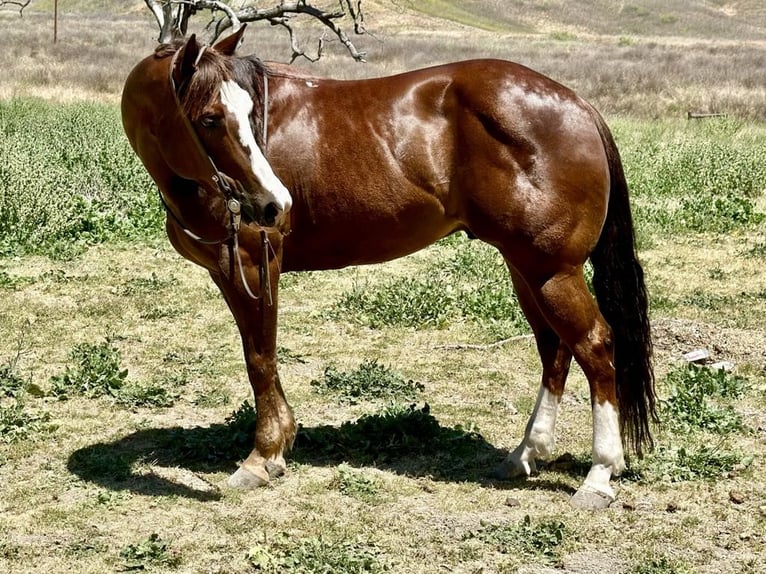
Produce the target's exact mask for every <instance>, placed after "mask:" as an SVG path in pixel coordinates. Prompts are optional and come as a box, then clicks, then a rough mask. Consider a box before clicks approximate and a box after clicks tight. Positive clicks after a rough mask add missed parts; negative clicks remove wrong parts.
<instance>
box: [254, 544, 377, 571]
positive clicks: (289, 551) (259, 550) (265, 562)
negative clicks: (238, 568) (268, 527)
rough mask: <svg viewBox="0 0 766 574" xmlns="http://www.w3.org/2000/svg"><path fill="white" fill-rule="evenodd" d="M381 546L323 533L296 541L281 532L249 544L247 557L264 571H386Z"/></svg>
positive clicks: (255, 567) (256, 568) (258, 569)
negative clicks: (272, 539) (268, 541)
mask: <svg viewBox="0 0 766 574" xmlns="http://www.w3.org/2000/svg"><path fill="white" fill-rule="evenodd" d="M381 554H382V553H381V552H380V550H378V548H377V547H376V546H375V545H373V544H369V543H366V542H363V541H360V540H342V541H329V540H327V539H325V538H324V537H322V536H319V537H315V536H312V537H309V538H304V539H301V540H298V541H294V540H293V539H292V538H290V537H288V536H287V535H282V536H281V537H280V539H279V540H278V541H276V542H275V543H273V544H269V545H266V544H257V545H255V546H253V547H251V548H250V550H249V551H248V553H247V560H248V562H249V563H250V565H251V566H252V567H253V569H254V570H255V571H256V572H263V573H265V574H281V573H282V572H292V573H294V574H324V573H326V572H342V573H343V574H357V573H360V574H361V573H365V572H370V573H375V572H387V571H388V570H389V567H388V564H387V563H386V562H385V561H384V560H383V559H382V557H381Z"/></svg>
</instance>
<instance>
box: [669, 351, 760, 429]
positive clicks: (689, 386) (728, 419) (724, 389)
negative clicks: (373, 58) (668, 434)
mask: <svg viewBox="0 0 766 574" xmlns="http://www.w3.org/2000/svg"><path fill="white" fill-rule="evenodd" d="M665 384H666V385H667V386H668V388H669V389H670V390H671V395H670V397H668V398H667V399H664V400H662V401H661V412H662V416H663V419H664V420H665V422H666V424H667V425H668V426H669V427H670V428H672V429H675V430H677V431H682V432H685V431H689V430H692V429H695V430H706V431H709V432H714V433H718V434H726V433H730V432H735V431H739V430H742V429H743V423H742V417H741V416H740V415H739V413H737V412H736V411H735V410H734V407H733V406H732V405H730V404H723V405H721V404H717V403H714V402H713V400H712V399H714V398H716V397H718V398H720V399H735V398H738V397H740V396H742V394H744V392H745V390H746V389H747V387H748V386H749V383H748V381H747V380H746V379H744V378H742V377H739V376H736V375H733V374H731V373H729V372H727V371H725V370H723V369H711V368H708V367H698V366H696V365H681V366H678V367H676V368H674V369H672V370H671V371H670V372H669V373H668V374H667V376H666V378H665Z"/></svg>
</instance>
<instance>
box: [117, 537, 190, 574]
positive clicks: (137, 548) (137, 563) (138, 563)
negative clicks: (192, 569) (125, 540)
mask: <svg viewBox="0 0 766 574" xmlns="http://www.w3.org/2000/svg"><path fill="white" fill-rule="evenodd" d="M120 558H122V559H123V561H124V567H125V569H127V570H145V569H146V568H147V567H150V566H163V567H168V568H176V567H178V566H179V565H180V564H181V557H180V556H179V555H178V554H177V553H175V552H173V551H172V550H171V549H170V546H169V545H168V543H167V542H165V541H164V540H162V539H161V538H160V536H159V534H157V533H156V532H155V533H152V534H150V535H149V537H148V538H146V539H145V540H142V541H141V542H139V543H138V544H129V545H128V546H127V547H126V548H124V549H123V550H122V551H121V552H120Z"/></svg>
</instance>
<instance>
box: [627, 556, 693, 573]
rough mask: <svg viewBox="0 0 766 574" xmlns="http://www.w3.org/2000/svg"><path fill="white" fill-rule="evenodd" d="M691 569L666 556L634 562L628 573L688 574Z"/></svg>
mask: <svg viewBox="0 0 766 574" xmlns="http://www.w3.org/2000/svg"><path fill="white" fill-rule="evenodd" d="M690 573H691V570H690V569H689V568H688V567H687V566H686V565H685V564H684V563H682V562H679V561H677V560H672V559H670V558H668V557H667V556H660V557H659V558H652V559H651V560H647V561H645V562H640V563H639V564H636V565H635V566H634V567H633V568H632V569H631V570H630V574H690Z"/></svg>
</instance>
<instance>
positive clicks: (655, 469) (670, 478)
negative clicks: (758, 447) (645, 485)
mask: <svg viewBox="0 0 766 574" xmlns="http://www.w3.org/2000/svg"><path fill="white" fill-rule="evenodd" d="M751 462H752V460H751V459H747V458H745V457H743V456H742V455H741V454H739V453H736V452H731V451H727V450H724V449H723V443H719V444H717V445H715V446H708V445H700V446H695V447H692V448H689V449H687V448H683V447H682V448H679V449H670V448H666V447H659V448H658V449H657V451H656V452H655V453H654V454H652V455H651V456H649V457H646V458H645V459H643V460H640V461H637V462H635V463H634V464H633V465H632V466H631V468H630V469H628V471H627V472H626V474H625V475H624V476H623V478H625V479H626V480H634V481H643V482H651V481H654V480H662V481H664V482H673V483H675V482H687V481H690V480H714V479H717V478H721V477H722V476H725V475H727V474H728V473H730V472H733V471H735V470H736V469H745V468H747V467H748V466H749V465H750V464H751Z"/></svg>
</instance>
